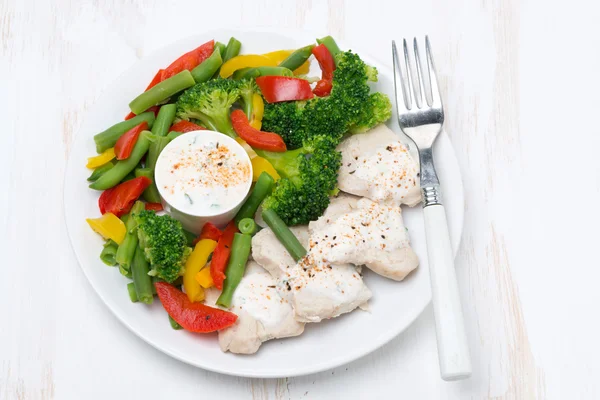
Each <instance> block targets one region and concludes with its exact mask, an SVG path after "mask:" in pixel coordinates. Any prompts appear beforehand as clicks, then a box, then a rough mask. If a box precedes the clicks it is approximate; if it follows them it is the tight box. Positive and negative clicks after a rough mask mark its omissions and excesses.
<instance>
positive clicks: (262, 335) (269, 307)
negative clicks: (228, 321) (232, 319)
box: [206, 261, 304, 354]
mask: <svg viewBox="0 0 600 400" xmlns="http://www.w3.org/2000/svg"><path fill="white" fill-rule="evenodd" d="M219 294H220V292H219V291H218V290H216V289H210V290H208V291H207V292H206V303H207V304H210V305H214V304H215V302H216V301H217V298H218V297H219ZM231 311H232V312H233V313H235V314H236V315H237V316H238V319H237V321H236V323H235V324H234V325H233V326H231V327H229V328H227V329H224V330H222V331H219V345H220V346H221V350H223V351H230V352H232V353H238V354H253V353H256V351H257V350H258V349H259V347H260V346H261V344H262V343H263V342H266V341H267V340H271V339H279V338H286V337H290V336H298V335H300V334H301V333H302V332H303V331H304V324H303V323H302V322H298V321H296V320H295V319H294V312H293V309H292V304H290V302H289V301H288V300H286V299H284V298H282V297H281V296H280V295H279V292H278V290H277V288H276V280H275V278H273V277H272V276H271V274H269V273H268V272H267V271H265V270H264V269H263V268H262V267H261V266H260V265H258V264H257V263H256V262H253V261H250V262H249V263H248V265H247V266H246V273H245V274H244V278H243V279H242V281H241V282H240V285H239V286H238V287H237V289H236V290H235V294H234V295H233V302H232V305H231Z"/></svg>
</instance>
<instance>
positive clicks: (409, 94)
mask: <svg viewBox="0 0 600 400" xmlns="http://www.w3.org/2000/svg"><path fill="white" fill-rule="evenodd" d="M403 42H404V66H405V68H406V84H405V87H406V91H405V93H404V94H405V95H406V106H407V107H408V109H409V110H410V109H412V94H413V92H414V89H413V79H412V72H411V71H410V56H409V55H408V46H407V45H406V39H403ZM414 93H416V92H414ZM417 107H418V105H417Z"/></svg>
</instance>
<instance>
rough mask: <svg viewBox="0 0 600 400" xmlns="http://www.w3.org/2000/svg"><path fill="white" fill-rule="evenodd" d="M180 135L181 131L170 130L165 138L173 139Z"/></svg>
mask: <svg viewBox="0 0 600 400" xmlns="http://www.w3.org/2000/svg"><path fill="white" fill-rule="evenodd" d="M181 135H183V133H181V132H175V131H171V132H169V134H168V135H167V139H169V140H173V139H175V138H177V137H179V136H181Z"/></svg>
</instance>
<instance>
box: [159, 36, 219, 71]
mask: <svg viewBox="0 0 600 400" xmlns="http://www.w3.org/2000/svg"><path fill="white" fill-rule="evenodd" d="M214 49H215V41H214V40H211V41H209V42H206V43H204V44H203V45H202V46H200V47H198V48H196V49H194V50H192V51H189V52H187V53H185V54H184V55H182V56H181V57H179V58H178V59H177V60H175V61H173V62H172V63H171V65H169V66H168V67H167V68H165V70H164V72H163V73H162V77H161V79H162V80H163V81H164V80H165V79H168V78H170V77H172V76H173V75H177V74H178V73H180V72H181V71H184V70H186V69H187V70H188V71H191V70H193V69H194V68H196V67H197V66H198V65H200V64H201V63H202V61H204V60H206V59H207V58H208V57H210V55H211V54H212V53H213V50H214Z"/></svg>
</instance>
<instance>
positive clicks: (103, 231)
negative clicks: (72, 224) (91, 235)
mask: <svg viewBox="0 0 600 400" xmlns="http://www.w3.org/2000/svg"><path fill="white" fill-rule="evenodd" d="M86 221H87V223H88V224H89V226H90V228H92V229H93V230H94V232H96V233H98V234H100V235H102V237H103V238H104V239H112V240H113V241H115V242H116V243H117V244H121V243H122V242H123V239H124V238H125V232H126V229H125V224H124V223H123V221H121V220H120V219H119V217H117V216H116V215H115V214H112V213H106V214H104V215H103V216H101V217H100V218H88V219H86Z"/></svg>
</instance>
